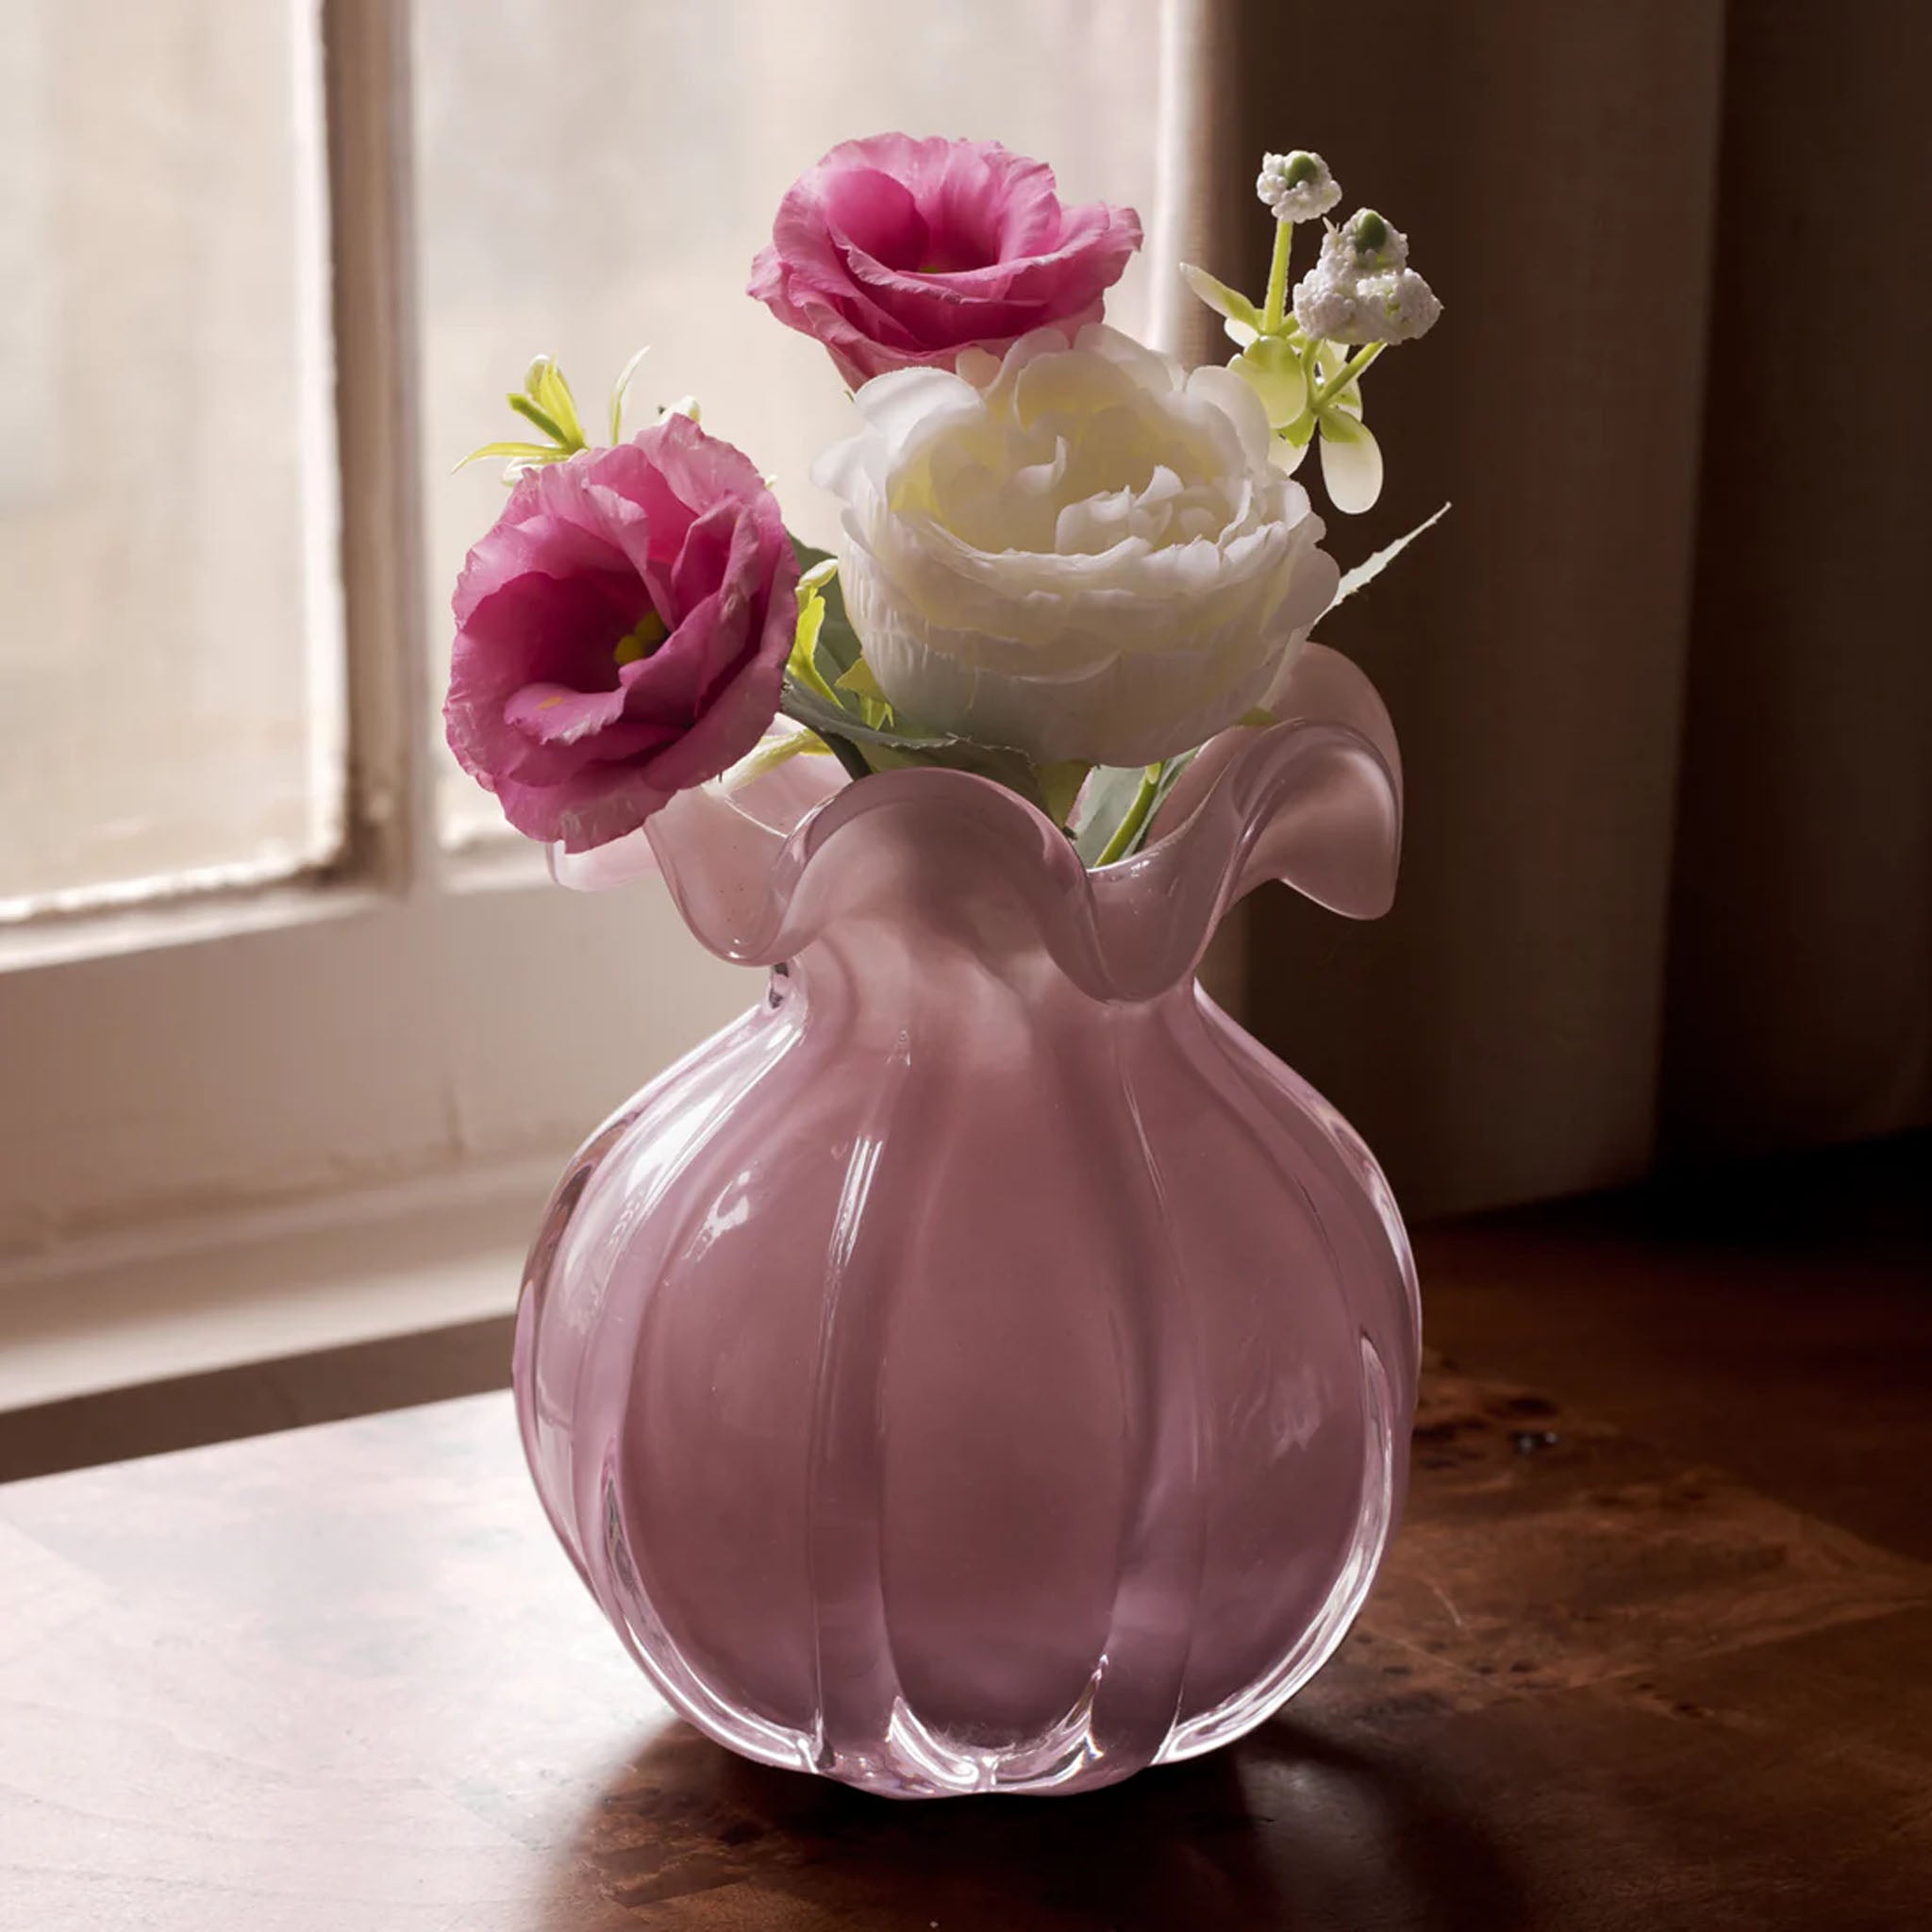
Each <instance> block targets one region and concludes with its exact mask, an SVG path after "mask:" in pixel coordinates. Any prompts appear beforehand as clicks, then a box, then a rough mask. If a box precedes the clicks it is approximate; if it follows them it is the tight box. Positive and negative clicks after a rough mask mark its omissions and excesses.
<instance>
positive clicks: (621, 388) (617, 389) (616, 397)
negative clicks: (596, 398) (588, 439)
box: [610, 342, 651, 443]
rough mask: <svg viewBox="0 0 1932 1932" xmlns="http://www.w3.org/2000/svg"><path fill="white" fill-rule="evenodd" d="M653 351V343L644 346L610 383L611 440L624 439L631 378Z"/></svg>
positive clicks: (618, 440) (614, 441)
mask: <svg viewBox="0 0 1932 1932" xmlns="http://www.w3.org/2000/svg"><path fill="white" fill-rule="evenodd" d="M650 353H651V345H650V343H649V342H646V343H645V344H644V346H643V347H642V348H641V349H640V350H639V351H638V352H637V354H636V355H634V356H633V357H632V358H630V360H629V361H628V362H626V363H625V365H624V367H623V368H622V369H620V370H619V371H618V372H617V380H616V381H615V382H613V383H612V384H611V385H610V441H612V442H613V443H619V442H622V441H624V399H625V396H626V395H628V394H629V393H630V379H631V377H632V376H634V375H636V374H637V373H638V365H639V364H640V363H641V362H642V360H643V359H644V358H645V357H646V356H648V355H649V354H650Z"/></svg>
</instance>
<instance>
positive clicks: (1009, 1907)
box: [0, 1231, 1932, 1932]
mask: <svg viewBox="0 0 1932 1932" xmlns="http://www.w3.org/2000/svg"><path fill="white" fill-rule="evenodd" d="M1540 1242H1541V1245H1540V1244H1539V1243H1540ZM1672 1252H1673V1254H1674V1256H1675V1258H1674V1260H1669V1261H1660V1260H1659V1259H1658V1257H1657V1255H1656V1254H1652V1255H1651V1257H1650V1258H1649V1259H1648V1260H1647V1261H1646V1260H1645V1259H1644V1258H1643V1257H1642V1255H1641V1253H1639V1254H1637V1255H1635V1256H1633V1254H1632V1253H1631V1252H1629V1251H1628V1250H1627V1248H1626V1249H1625V1250H1618V1249H1615V1248H1614V1247H1606V1246H1605V1245H1603V1244H1602V1243H1591V1242H1588V1241H1585V1242H1582V1243H1579V1241H1578V1239H1577V1237H1576V1236H1575V1235H1574V1232H1572V1233H1568V1234H1565V1233H1562V1232H1561V1231H1558V1232H1557V1233H1553V1234H1550V1235H1548V1236H1547V1237H1546V1238H1545V1237H1542V1236H1536V1235H1534V1234H1532V1236H1530V1237H1528V1238H1523V1237H1519V1238H1517V1239H1516V1241H1515V1244H1514V1245H1513V1246H1509V1247H1507V1250H1499V1249H1498V1247H1497V1246H1496V1244H1495V1243H1494V1241H1490V1240H1488V1239H1487V1238H1485V1237H1482V1236H1480V1235H1476V1236H1471V1237H1469V1238H1467V1239H1466V1240H1464V1239H1459V1238H1457V1237H1456V1236H1454V1235H1451V1236H1447V1237H1444V1238H1442V1239H1441V1240H1439V1241H1435V1242H1434V1243H1432V1244H1431V1246H1430V1247H1429V1248H1427V1249H1425V1260H1426V1261H1427V1262H1428V1264H1429V1271H1430V1272H1429V1274H1428V1277H1427V1279H1426V1283H1425V1293H1426V1294H1427V1296H1428V1307H1429V1314H1430V1324H1431V1332H1432V1337H1433V1340H1434V1353H1433V1356H1432V1364H1431V1368H1430V1372H1429V1374H1428V1377H1427V1383H1426V1391H1425V1403H1424V1413H1423V1414H1422V1416H1421V1418H1420V1421H1419V1424H1418V1428H1417V1445H1416V1446H1417V1466H1416V1472H1415V1479H1414V1487H1413V1491H1412V1495H1411V1501H1410V1507H1409V1510H1408V1515H1407V1522H1406V1523H1405V1524H1404V1526H1403V1528H1402V1530H1401V1532H1400V1535H1399V1537H1398V1539H1397V1541H1396V1543H1395V1546H1394V1548H1393V1550H1392V1552H1391V1557H1390V1560H1389V1563H1388V1565H1387V1568H1386V1570H1385V1572H1384V1574H1383V1579H1382V1582H1381V1584H1380V1586H1379V1588H1378V1590H1377V1591H1376V1593H1375V1595H1374V1600H1373V1602H1372V1604H1371V1606H1370V1607H1369V1609H1368V1611H1367V1613H1366V1614H1365V1616H1364V1617H1363V1619H1362V1621H1361V1623H1360V1624H1359V1625H1358V1626H1357V1630H1356V1632H1355V1634H1354V1635H1353V1636H1352V1637H1351V1638H1350V1639H1349V1641H1348V1642H1347V1643H1346V1644H1345V1645H1344V1646H1343V1648H1342V1650H1341V1653H1340V1654H1339V1656H1338V1657H1337V1658H1336V1659H1335V1661H1334V1662H1333V1663H1332V1664H1331V1665H1330V1666H1329V1668H1328V1669H1327V1670H1326V1671H1325V1672H1324V1673H1323V1674H1322V1675H1321V1676H1320V1677H1319V1678H1318V1679H1317V1680H1316V1681H1315V1682H1314V1684H1312V1685H1311V1686H1310V1687H1309V1688H1308V1689H1307V1691H1305V1692H1304V1693H1303V1694H1302V1695H1301V1697H1299V1698H1298V1699H1297V1700H1296V1701H1295V1702H1294V1703H1293V1704H1292V1705H1291V1707H1289V1708H1288V1709H1287V1710H1286V1711H1284V1712H1283V1713H1282V1714H1281V1715H1280V1716H1279V1717H1278V1718H1276V1719H1275V1720H1274V1721H1273V1722H1271V1723H1270V1724H1267V1725H1265V1726H1263V1727H1262V1728H1261V1730H1259V1731H1258V1732H1257V1733H1256V1734H1254V1735H1253V1736H1252V1737H1251V1738H1249V1739H1248V1740H1245V1741H1244V1742H1242V1743H1241V1744H1240V1745H1238V1746H1236V1747H1235V1748H1233V1749H1231V1750H1229V1751H1225V1752H1223V1753H1221V1754H1219V1755H1217V1756H1214V1757H1208V1758H1204V1759H1200V1760H1197V1761H1195V1762H1193V1763H1191V1764H1188V1765H1183V1766H1178V1767H1175V1768H1174V1769H1172V1770H1168V1771H1157V1772H1152V1773H1148V1774H1143V1775H1142V1776H1141V1777H1139V1778H1136V1779H1134V1780H1132V1781H1130V1782H1129V1783H1127V1784H1125V1785H1123V1786H1120V1787H1117V1788H1115V1789H1113V1790H1106V1791H1102V1792H1098V1793H1095V1794H1092V1795H1091V1796H1086V1797H1079V1798H1073V1799H1064V1800H1042V1799H992V1800H964V1801H952V1802H945V1803H939V1804H925V1805H897V1804H891V1803H889V1802H887V1801H884V1800H880V1799H875V1798H871V1797H867V1796H864V1795H861V1794H859V1793H857V1792H853V1791H849V1790H842V1789H841V1788H839V1787H835V1786H832V1785H829V1784H825V1783H823V1782H821V1781H819V1780H814V1779H808V1778H805V1777H801V1776H798V1775H795V1774H789V1773H784V1772H777V1771H770V1770H764V1769H761V1768H758V1767H756V1766H752V1765H748V1764H744V1763H741V1762H740V1761H738V1760H737V1759H735V1758H733V1757H730V1756H728V1755H727V1754H726V1753H724V1752H723V1751H721V1750H719V1749H717V1748H716V1747H714V1746H713V1745H711V1744H709V1743H708V1742H707V1741H705V1740H702V1739H701V1738H699V1737H698V1736H697V1735H696V1734H695V1733H693V1732H692V1731H691V1730H689V1729H688V1728H687V1727H685V1726H684V1725H682V1724H679V1723H678V1722H676V1721H675V1719H674V1718H673V1717H672V1716H671V1715H670V1713H669V1712H668V1711H667V1710H666V1709H665V1707H663V1706H662V1705H661V1704H660V1703H659V1702H658V1700H657V1699H656V1697H655V1696H654V1695H653V1694H652V1693H651V1691H649V1689H648V1688H647V1686H646V1685H645V1682H644V1680H643V1679H642V1677H641V1675H640V1674H638V1673H637V1671H636V1670H635V1669H634V1668H633V1667H632V1665H631V1664H630V1663H629V1661H628V1660H627V1659H626V1657H625V1656H624V1654H623V1653H622V1652H621V1650H620V1649H619V1647H618V1643H617V1641H616V1639H615V1638H614V1637H613V1636H612V1635H611V1634H610V1632H609V1630H608V1628H607V1627H606V1626H605V1624H604V1623H603V1621H602V1619H601V1618H600V1616H599V1615H598V1613H597V1611H596V1610H595V1608H594V1607H593V1606H592V1605H591V1601H590V1599H589V1597H588V1596H587V1595H586V1594H585V1592H584V1591H583V1590H582V1589H581V1587H580V1586H579V1585H578V1583H577V1581H576V1579H575V1575H574V1574H572V1573H571V1571H570V1569H569V1567H568V1565H567V1564H566V1562H565V1560H564V1558H563V1557H562V1556H561V1555H560V1554H559V1552H558V1549H557V1548H556V1546H555V1544H554V1543H553V1541H552V1540H551V1537H550V1534H549V1532H548V1530H547V1529H546V1528H545V1526H544V1525H543V1524H542V1522H541V1519H540V1517H539V1514H538V1510H537V1506H536V1503H535V1501H534V1499H533V1497H532V1494H531V1492H530V1490H529V1486H528V1483H527V1481H526V1479H525V1474H524V1471H523V1468H522V1465H521V1462H520V1460H519V1457H518V1453H517V1448H516V1443H515V1440H514V1429H513V1426H512V1420H511V1415H510V1409H509V1404H508V1397H507V1396H504V1395H502V1394H494V1395H483V1396H477V1397H474V1398H470V1399H466V1400H462V1401H457V1402H448V1403H442V1404H438V1405H436V1406H433V1407H422V1408H416V1409H411V1410H407V1411H401V1412H397V1413H393V1414H390V1415H382V1416H376V1417H372V1418H369V1419H365V1420H361V1421H355V1422H345V1423H335V1424H328V1425H325V1426H323V1427H317V1428H309V1429H303V1430H296V1431H292V1432H290V1433H286V1434H281V1435H274V1436H265V1437H260V1438H258V1439H256V1440H253V1441H242V1442H234V1443H228V1444H225V1445H221V1446H217V1447H211V1448H204V1449H194V1450H190V1451H186V1452H183V1453H180V1454H175V1455H170V1456H160V1457H152V1458H150V1459H147V1460H145V1461H140V1462H132V1463H123V1464H119V1465H115V1466H110V1467H107V1468H102V1469H97V1470H91V1471H84V1472H79V1473H75V1474H63V1475H56V1476H50V1477H46V1478H42V1479H38V1480H34V1481H28V1482H22V1483H16V1484H13V1485H10V1486H8V1487H5V1488H0V1924H4V1925H5V1926H7V1927H8V1928H13V1927H19V1928H22V1932H25V1928H32V1932H66V1928H70V1927H72V1928H83V1927H84V1928H88V1932H98V1928H113V1932H118V1928H122V1927H129V1928H141V1932H175V1928H180V1932H325V1928H326V1932H508V1928H511V1927H515V1928H538V1932H563V1928H570V1932H607V1928H609V1932H614V1928H618V1927H631V1926H659V1927H671V1928H679V1932H682V1928H693V1932H695V1928H704V1932H712V1928H716V1932H741V1928H742V1932H748V1928H768V1927H769V1928H782V1932H808V1928H813V1932H816V1928H820V1927H827V1928H829V1927H852V1928H861V1932H863V1928H872V1927H881V1928H883V1927H894V1928H897V1927H905V1928H908V1932H930V1928H933V1927H939V1928H941V1932H976V1928H988V1932H1033V1928H1042V1932H1043V1928H1055V1932H1059V1928H1068V1927H1078V1928H1083V1932H1085V1928H1092V1932H1103V1928H1109V1927H1111V1928H1119V1932H1125V1928H1129V1927H1135V1928H1138V1927H1154V1928H1160V1932H1187V1928H1194V1927H1242V1928H1245V1927H1270V1928H1272V1927H1277V1926H1280V1927H1286V1926H1310V1927H1322V1928H1350V1927H1375V1928H1394V1927H1411V1926H1413V1927H1437V1926H1441V1927H1462V1926H1467V1927H1470V1928H1481V1932H1507V1928H1509V1927H1514V1926H1537V1927H1544V1926H1547V1927H1555V1928H1560V1932H1593V1928H1598V1927H1642V1928H1645V1932H1657V1928H1665V1927H1677V1926H1685V1927H1698V1928H1704V1927H1733V1926H1735V1927H1740V1928H1743V1927H1749V1928H1752V1932H1764V1928H1767V1927H1784V1926H1790V1927H1800V1926H1802V1927H1805V1928H1807V1932H1856V1928H1863V1927H1884V1928H1905V1927H1914V1926H1925V1925H1932V1503H1928V1496H1932V1476H1928V1457H1932V1420H1928V1417H1927V1414H1926V1403H1925V1399H1924V1398H1925V1391H1926V1387H1927V1383H1926V1376H1925V1371H1926V1365H1927V1360H1928V1354H1932V1307H1928V1304H1927V1300H1926V1298H1925V1297H1924V1295H1918V1294H1913V1293H1908V1292H1907V1291H1906V1289H1905V1287H1904V1286H1903V1285H1902V1283H1901V1282H1900V1280H1899V1279H1898V1278H1897V1273H1898V1271H1897V1270H1895V1269H1894V1270H1891V1271H1890V1272H1888V1271H1887V1270H1886V1269H1884V1268H1877V1269H1875V1270H1867V1271H1865V1272H1864V1273H1863V1274H1859V1273H1857V1271H1854V1272H1853V1273H1850V1274H1847V1273H1845V1272H1844V1271H1843V1270H1841V1269H1840V1270H1834V1269H1824V1268H1823V1267H1822V1265H1821V1270H1820V1272H1819V1278H1818V1279H1816V1280H1807V1281H1800V1282H1794V1281H1793V1279H1792V1266H1791V1264H1790V1262H1789V1260H1788V1259H1787V1260H1780V1261H1778V1262H1777V1263H1776V1264H1775V1265H1773V1264H1772V1263H1769V1262H1767V1261H1765V1259H1764V1258H1763V1257H1758V1258H1757V1260H1756V1261H1754V1260H1753V1258H1752V1257H1750V1256H1749V1255H1744V1256H1736V1255H1730V1256H1719V1255H1706V1256H1704V1257H1702V1258H1701V1259H1700V1258H1699V1257H1698V1256H1697V1255H1696V1254H1695V1253H1694V1252H1688V1253H1687V1251H1684V1250H1681V1249H1677V1250H1673V1251H1672ZM1797 1273H1798V1274H1800V1275H1802V1274H1804V1267H1803V1265H1802V1263H1801V1264H1799V1265H1798V1268H1797Z"/></svg>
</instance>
